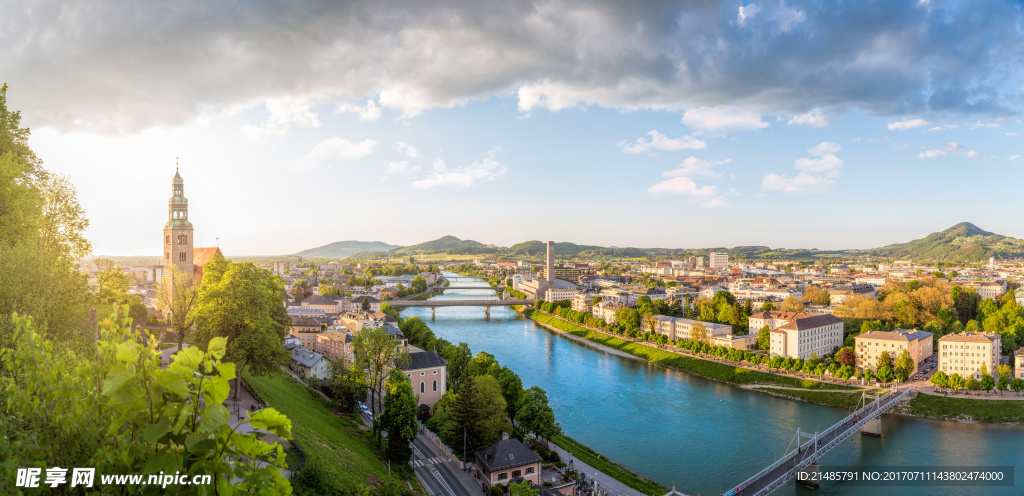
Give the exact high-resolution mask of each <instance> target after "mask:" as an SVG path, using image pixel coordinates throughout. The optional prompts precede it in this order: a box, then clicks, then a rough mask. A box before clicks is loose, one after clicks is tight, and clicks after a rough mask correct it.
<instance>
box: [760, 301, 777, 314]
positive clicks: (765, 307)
mask: <svg viewBox="0 0 1024 496" xmlns="http://www.w3.org/2000/svg"><path fill="white" fill-rule="evenodd" d="M772 310H775V305H772V302H770V301H766V302H764V304H763V305H761V311H762V312H771V311H772Z"/></svg>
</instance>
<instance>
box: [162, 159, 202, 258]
mask: <svg viewBox="0 0 1024 496" xmlns="http://www.w3.org/2000/svg"><path fill="white" fill-rule="evenodd" d="M192 241H193V240H192V223H191V222H189V221H188V199H187V198H185V181H183V180H182V179H181V174H180V173H178V168H177V167H175V168H174V180H172V181H171V199H170V200H167V223H166V224H164V273H165V274H170V272H171V265H176V266H177V267H178V270H181V271H182V272H184V273H186V274H188V275H189V278H192V277H193V276H194V275H195V265H194V261H193V260H192V256H193V253H192Z"/></svg>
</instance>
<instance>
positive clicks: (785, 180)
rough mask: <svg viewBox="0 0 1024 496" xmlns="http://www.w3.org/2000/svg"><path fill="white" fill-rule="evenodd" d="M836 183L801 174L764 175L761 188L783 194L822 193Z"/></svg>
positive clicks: (831, 180)
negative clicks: (790, 175) (789, 175)
mask: <svg viewBox="0 0 1024 496" xmlns="http://www.w3.org/2000/svg"><path fill="white" fill-rule="evenodd" d="M835 184H836V182H835V180H833V179H829V178H827V177H824V176H817V175H812V174H807V173H804V172H801V173H799V174H797V175H796V176H793V177H787V176H780V175H778V174H766V175H765V176H764V177H763V178H762V179H761V187H762V188H764V189H766V190H768V191H782V192H784V193H798V194H802V193H824V192H826V191H829V190H831V189H832V188H833V187H834V186H835Z"/></svg>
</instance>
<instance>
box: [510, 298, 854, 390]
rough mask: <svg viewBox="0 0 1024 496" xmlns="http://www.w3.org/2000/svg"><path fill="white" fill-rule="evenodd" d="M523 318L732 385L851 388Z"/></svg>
mask: <svg viewBox="0 0 1024 496" xmlns="http://www.w3.org/2000/svg"><path fill="white" fill-rule="evenodd" d="M522 313H523V315H525V316H526V317H528V318H530V319H533V320H535V321H537V322H540V323H543V324H547V325H550V326H552V327H555V328H558V329H560V330H563V331H565V332H568V333H569V334H572V335H574V336H579V337H581V338H584V339H588V340H590V341H593V342H595V343H600V344H603V345H605V346H608V347H610V348H615V349H617V350H620V351H625V352H626V353H629V354H630V355H634V356H637V357H640V358H643V359H645V360H649V361H652V362H656V363H660V364H662V365H666V366H669V367H672V368H675V369H679V370H682V371H685V372H690V373H692V374H696V375H699V376H702V377H707V378H708V379H715V380H718V381H722V382H729V383H732V384H752V383H754V382H758V383H765V384H777V385H782V386H790V387H799V388H804V389H833V390H851V389H856V388H854V387H851V386H844V385H841V384H831V383H827V382H819V381H813V380H809V379H798V378H796V377H788V376H783V375H777V374H771V373H768V372H763V371H760V370H751V369H747V368H743V367H737V366H735V365H729V364H725V363H719V362H714V361H711V360H703V359H700V358H696V357H691V356H686V355H680V354H678V353H673V352H671V351H667V350H662V349H660V348H655V347H652V346H647V345H644V344H640V343H634V342H632V341H629V340H628V339H623V338H619V337H615V336H610V335H607V334H603V333H600V332H596V331H592V330H590V329H586V328H583V327H580V326H578V325H576V324H573V323H571V322H566V321H564V320H562V319H559V318H557V317H554V316H551V315H547V314H544V313H543V312H538V311H536V310H535V309H532V308H523V309H522Z"/></svg>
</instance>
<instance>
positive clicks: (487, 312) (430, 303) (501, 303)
mask: <svg viewBox="0 0 1024 496" xmlns="http://www.w3.org/2000/svg"><path fill="white" fill-rule="evenodd" d="M473 289H477V288H473ZM536 301H537V300H519V299H515V300H513V299H509V300H454V299H441V300H418V301H411V300H396V301H389V302H388V305H391V306H392V307H396V308H405V307H429V308H430V318H434V310H435V309H437V308H438V307H484V316H485V317H490V316H491V307H508V306H513V305H533V304H534V303H535V302H536Z"/></svg>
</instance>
